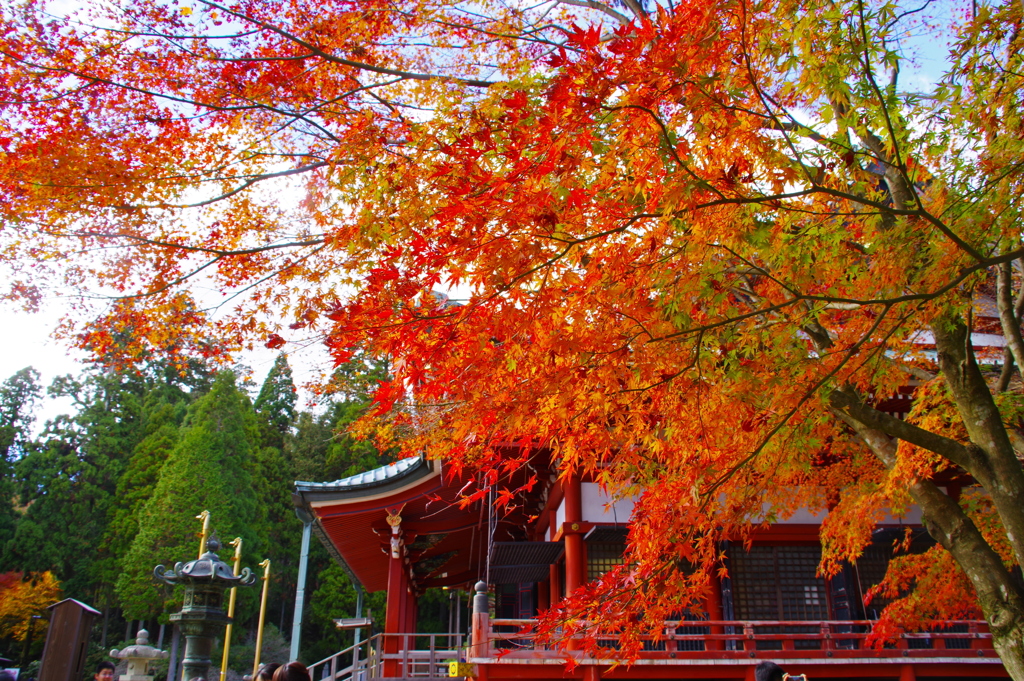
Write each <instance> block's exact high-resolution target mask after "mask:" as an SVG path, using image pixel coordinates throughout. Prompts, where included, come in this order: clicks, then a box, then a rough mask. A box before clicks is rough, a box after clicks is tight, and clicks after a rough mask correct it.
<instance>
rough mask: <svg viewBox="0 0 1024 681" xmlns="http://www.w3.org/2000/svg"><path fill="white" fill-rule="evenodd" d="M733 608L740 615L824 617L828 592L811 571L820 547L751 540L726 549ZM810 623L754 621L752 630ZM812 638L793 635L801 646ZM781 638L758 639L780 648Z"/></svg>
mask: <svg viewBox="0 0 1024 681" xmlns="http://www.w3.org/2000/svg"><path fill="white" fill-rule="evenodd" d="M729 559H730V564H731V566H732V567H731V572H732V595H733V608H734V609H735V613H736V619H740V620H754V621H757V620H790V621H793V620H827V619H829V609H828V593H827V589H826V583H825V580H824V579H821V578H819V577H817V576H816V575H815V572H817V569H818V562H819V561H820V559H821V551H820V549H818V548H817V547H813V546H806V547H805V546H754V547H751V549H750V550H749V551H736V552H734V553H732V554H731V555H730V558H729ZM813 631H814V629H813V628H806V629H805V628H803V627H757V628H756V629H755V633H762V634H803V633H813ZM817 646H818V643H817V642H816V641H795V642H794V647H795V648H796V649H798V650H800V649H812V648H816V647H817ZM781 647H782V644H781V642H780V641H758V642H757V649H758V650H779V649H781Z"/></svg>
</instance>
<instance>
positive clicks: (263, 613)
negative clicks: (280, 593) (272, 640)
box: [252, 558, 270, 679]
mask: <svg viewBox="0 0 1024 681" xmlns="http://www.w3.org/2000/svg"><path fill="white" fill-rule="evenodd" d="M260 567H261V568H263V596H261V597H260V626H259V629H257V630H256V656H255V658H254V659H253V663H252V678H254V679H255V678H256V672H258V671H259V670H260V650H261V649H262V648H263V622H265V621H266V619H267V591H269V590H270V559H269V558H267V559H266V560H264V561H263V562H262V563H260Z"/></svg>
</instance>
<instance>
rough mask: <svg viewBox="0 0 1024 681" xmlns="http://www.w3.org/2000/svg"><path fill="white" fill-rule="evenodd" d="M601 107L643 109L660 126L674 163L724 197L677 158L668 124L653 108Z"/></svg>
mask: <svg viewBox="0 0 1024 681" xmlns="http://www.w3.org/2000/svg"><path fill="white" fill-rule="evenodd" d="M601 108H602V109H604V110H605V111H620V110H622V109H637V110H638V111H643V112H644V113H646V114H648V115H649V116H650V117H651V118H653V119H654V122H655V123H657V124H658V127H659V128H661V136H662V137H663V138H664V139H665V146H666V147H668V151H669V153H670V154H672V158H673V159H675V162H676V164H677V165H678V166H679V167H680V168H682V170H683V172H685V173H686V174H687V175H689V176H690V177H691V178H693V179H694V180H696V181H697V182H698V183H699V184H704V185H706V186H707V187H708V188H710V189H711V191H713V192H715V193H716V194H718V195H719V196H721V197H722V198H725V194H723V193H722V192H721V191H719V189H718V188H717V187H715V186H714V185H712V184H710V183H708V182H706V181H705V180H704V179H703V178H701V177H700V176H699V175H697V174H696V173H695V172H693V171H692V170H690V167H689V165H688V164H687V163H686V162H685V161H683V159H681V158H679V154H678V153H677V152H676V148H675V145H673V144H672V136H671V134H670V133H669V129H668V126H667V125H665V121H663V120H661V116H659V115H658V114H656V113H655V112H654V111H653V110H651V109H649V108H647V107H646V106H640V105H639V104H622V105H620V106H602V107H601Z"/></svg>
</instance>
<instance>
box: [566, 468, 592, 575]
mask: <svg viewBox="0 0 1024 681" xmlns="http://www.w3.org/2000/svg"><path fill="white" fill-rule="evenodd" d="M562 503H563V504H564V506H565V525H564V526H563V529H562V535H563V537H564V540H565V592H566V593H572V592H573V591H575V590H576V589H578V588H579V587H581V586H583V582H585V581H586V575H587V564H586V557H585V556H584V553H583V533H582V532H581V531H580V529H581V528H580V524H581V523H582V522H583V495H582V484H581V483H580V479H579V476H577V475H572V476H570V477H568V478H567V479H566V480H565V496H564V497H563V500H562Z"/></svg>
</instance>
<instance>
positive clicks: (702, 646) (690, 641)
mask: <svg viewBox="0 0 1024 681" xmlns="http://www.w3.org/2000/svg"><path fill="white" fill-rule="evenodd" d="M478 624H484V625H485V626H484V627H483V631H484V632H486V635H485V636H483V637H481V636H479V635H474V640H473V643H474V645H473V646H472V647H471V658H472V661H473V662H478V663H479V662H483V661H485V660H486V659H488V658H492V659H496V660H497V659H501V658H505V657H509V658H526V659H543V658H555V657H561V658H564V657H565V656H566V652H565V650H559V649H558V646H557V645H556V644H552V643H539V642H538V641H537V620H532V619H490V618H487V617H486V616H484V617H483V618H479V620H478ZM875 624H877V623H876V622H874V621H871V620H848V621H736V620H715V621H710V620H698V621H690V620H681V621H671V622H666V623H665V628H664V629H663V630H662V632H661V635H659V636H646V637H644V639H643V646H642V650H641V652H640V658H639V660H638V662H641V663H642V661H643V660H645V659H666V658H668V659H709V660H710V659H726V658H748V657H755V656H757V657H761V656H762V653H763V654H764V655H770V656H771V657H772V658H779V659H785V658H825V657H837V658H862V659H868V658H881V657H902V658H906V657H910V658H939V657H941V658H951V657H973V658H977V657H995V651H994V650H993V649H992V635H991V634H990V633H989V632H988V627H987V625H986V623H985V622H981V621H974V620H970V621H967V620H962V621H951V622H944V623H942V625H941V626H939V627H936V628H935V629H933V630H932V631H928V632H925V633H913V634H902V635H901V636H900V637H899V639H898V640H897V641H896V643H895V644H892V645H888V646H885V647H883V648H876V647H872V646H868V645H867V643H866V639H867V638H868V637H869V636H870V634H871V630H872V627H873V626H875ZM589 636H590V637H592V638H593V639H594V640H595V641H596V642H597V644H598V646H599V647H600V648H601V650H602V653H603V654H599V657H603V658H605V659H614V658H615V657H616V651H617V650H618V648H619V638H618V636H617V635H616V634H615V633H606V632H600V631H598V632H591V633H590V634H589ZM569 647H570V649H571V648H573V647H576V648H583V645H582V643H580V644H577V645H576V646H572V645H571V644H570V646H569Z"/></svg>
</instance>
